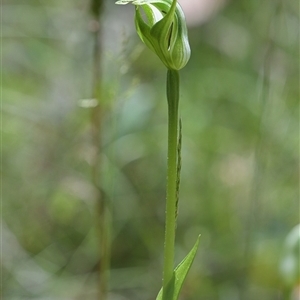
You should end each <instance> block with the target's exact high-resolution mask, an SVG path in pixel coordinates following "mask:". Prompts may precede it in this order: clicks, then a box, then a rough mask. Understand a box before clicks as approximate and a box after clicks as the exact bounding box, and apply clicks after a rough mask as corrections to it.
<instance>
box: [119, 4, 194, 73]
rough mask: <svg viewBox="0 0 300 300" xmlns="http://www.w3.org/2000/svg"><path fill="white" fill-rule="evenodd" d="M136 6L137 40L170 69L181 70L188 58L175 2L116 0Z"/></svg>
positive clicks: (180, 13) (183, 27)
mask: <svg viewBox="0 0 300 300" xmlns="http://www.w3.org/2000/svg"><path fill="white" fill-rule="evenodd" d="M127 3H132V4H134V5H135V6H136V14H135V26H136V29H137V33H138V35H139V36H140V38H141V40H142V41H143V42H144V43H145V44H146V45H147V46H148V47H149V48H150V49H151V50H152V51H153V52H155V53H156V54H157V56H158V57H159V58H160V59H161V61H162V62H163V63H164V64H165V66H166V67H167V68H168V69H170V70H180V69H182V68H183V67H184V66H185V65H186V64H187V62H188V61H189V58H190V56H191V49H190V45H189V42H188V34H187V27H186V23H185V17H184V13H183V11H182V9H181V7H180V5H179V4H178V3H177V0H175V1H172V0H120V1H117V2H116V4H127Z"/></svg>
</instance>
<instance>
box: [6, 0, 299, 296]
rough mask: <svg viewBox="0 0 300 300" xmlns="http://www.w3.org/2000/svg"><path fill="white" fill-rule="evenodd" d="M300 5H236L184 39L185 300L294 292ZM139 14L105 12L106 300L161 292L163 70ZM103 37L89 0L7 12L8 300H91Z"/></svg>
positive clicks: (34, 3) (11, 5)
mask: <svg viewBox="0 0 300 300" xmlns="http://www.w3.org/2000/svg"><path fill="white" fill-rule="evenodd" d="M298 6H299V3H297V1H293V0H290V1H271V0H269V1H258V0H252V1H246V0H241V1H230V2H228V3H226V4H225V5H224V6H223V7H222V9H220V10H219V11H218V13H216V14H214V15H213V16H211V17H210V18H209V19H208V20H207V21H206V22H205V23H202V24H198V25H197V24H193V26H191V27H190V29H189V33H190V43H191V48H192V57H191V60H190V62H189V64H188V65H187V66H186V68H185V69H184V70H182V72H181V75H182V76H181V77H182V83H181V84H182V85H181V94H182V98H181V116H182V120H183V149H182V161H183V166H182V179H181V197H180V198H181V200H180V204H179V219H178V231H177V233H178V235H177V244H176V247H177V248H176V255H177V258H176V260H177V261H178V262H179V261H180V260H181V259H182V258H183V257H184V256H185V254H186V253H187V252H188V250H189V249H190V248H191V246H192V245H193V243H194V241H195V239H196V237H197V235H198V234H199V233H201V235H202V237H201V243H200V249H199V253H198V255H197V257H196V260H195V262H194V265H193V267H192V270H191V273H190V274H189V276H188V278H187V281H186V283H185V285H184V288H183V292H182V298H181V299H190V300H199V299H205V300H208V299H214V300H215V299H219V300H227V299H228V300H229V299H230V300H238V299H242V300H246V299H249V300H253V299H264V300H269V299H270V300H271V299H288V297H289V296H288V295H289V293H290V291H291V289H292V287H293V286H294V285H295V284H296V282H297V280H298V279H299V278H296V279H295V280H294V281H293V280H291V281H286V280H285V278H284V276H283V275H282V274H281V272H280V265H281V261H282V258H283V256H284V240H285V238H286V236H287V234H288V232H289V231H290V230H291V229H292V228H293V227H294V226H295V225H296V224H297V223H298V222H299V202H298V201H299V188H298V185H299V183H298V182H299V173H298V168H297V165H298V163H299V156H298V155H299V145H298V138H299V107H298V100H299V47H298V46H299V36H298V35H299V31H298V29H299V15H298V13H299V7H298ZM133 12H134V9H133V7H131V6H128V7H119V6H115V5H114V3H113V1H106V2H105V14H104V16H103V20H102V22H103V33H104V34H103V35H104V36H103V65H102V80H103V83H102V84H103V91H102V100H101V106H102V108H103V114H102V131H101V132H99V135H101V137H102V150H101V151H102V153H101V162H102V164H101V177H102V182H101V185H102V188H103V190H104V193H105V194H106V195H107V198H108V199H109V201H110V203H111V209H112V211H111V216H112V229H111V232H112V255H111V256H112V265H111V281H110V295H109V296H110V298H109V299H112V300H125V299H130V300H134V299H137V300H140V299H149V300H150V299H154V297H155V295H156V294H157V292H158V290H159V288H160V286H161V269H162V251H163V231H164V230H163V226H164V199H165V179H166V120H167V116H166V111H167V110H166V101H165V91H164V86H165V85H164V80H165V71H164V67H163V65H162V64H161V63H160V62H159V61H158V59H157V58H156V57H155V56H154V55H153V54H152V53H150V52H149V51H148V50H146V49H145V48H144V46H143V45H142V43H141V42H140V41H139V40H138V38H137V36H136V34H135V32H134V25H133ZM187 17H188V18H189V15H187ZM199 18H200V17H199ZM95 26H97V24H95V23H93V22H92V21H91V18H90V15H89V3H88V1H82V0H72V1H71V0H64V1H58V0H51V1H44V0H27V1H26V2H25V1H18V0H3V1H2V70H3V75H2V76H3V79H2V169H3V178H2V194H3V201H2V221H1V222H2V295H3V299H11V300H12V299H96V297H97V280H96V277H97V276H96V272H97V265H98V264H99V255H98V243H97V234H96V228H95V224H96V222H95V218H96V215H95V190H94V187H93V184H92V183H91V164H92V157H93V153H94V151H95V149H94V146H93V144H92V141H91V124H90V113H91V108H88V107H86V106H87V104H89V103H91V101H90V102H89V101H87V100H86V99H90V98H91V95H92V65H93V60H92V51H93V35H92V32H93V29H94V27H95ZM295 299H296V298H295ZM297 299H298V298H297Z"/></svg>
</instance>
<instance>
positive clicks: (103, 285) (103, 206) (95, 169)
mask: <svg viewBox="0 0 300 300" xmlns="http://www.w3.org/2000/svg"><path fill="white" fill-rule="evenodd" d="M103 2H104V1H103V0H91V15H92V20H91V23H90V27H91V28H90V29H91V31H92V32H93V35H94V52H93V82H92V96H93V98H94V99H95V100H96V103H97V104H96V105H95V106H94V107H92V108H91V118H90V122H91V134H92V148H93V159H92V166H91V172H92V175H91V176H92V181H93V185H94V187H95V188H96V191H97V196H96V227H97V228H96V231H97V233H98V237H99V267H98V273H99V281H98V282H99V297H98V299H99V300H105V299H107V293H108V285H109V267H110V249H111V246H110V244H111V243H110V221H109V207H108V204H107V201H106V199H105V195H104V194H103V193H102V189H101V175H100V174H101V161H100V157H101V145H102V142H101V128H102V126H101V125H102V116H103V107H102V106H101V95H102V84H101V82H102V80H101V77H102V76H101V62H102V23H101V21H102V20H101V19H102V15H103V8H104V5H103Z"/></svg>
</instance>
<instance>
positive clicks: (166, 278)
mask: <svg viewBox="0 0 300 300" xmlns="http://www.w3.org/2000/svg"><path fill="white" fill-rule="evenodd" d="M167 99H168V170H167V200H166V221H165V222H166V223H165V246H164V271H163V300H167V299H166V291H167V286H168V284H169V283H170V282H171V279H172V276H173V270H174V247H175V228H176V199H177V197H176V180H177V140H178V103H179V72H178V71H177V70H168V73H167Z"/></svg>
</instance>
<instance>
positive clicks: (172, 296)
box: [156, 235, 200, 300]
mask: <svg viewBox="0 0 300 300" xmlns="http://www.w3.org/2000/svg"><path fill="white" fill-rule="evenodd" d="M199 241H200V235H199V236H198V238H197V241H196V243H195V245H194V246H193V248H192V250H191V251H190V252H189V254H188V255H187V256H186V257H185V258H184V259H183V260H182V262H181V263H180V264H179V265H178V266H177V267H176V269H175V270H174V272H173V277H172V279H171V282H170V283H169V285H168V287H167V293H166V297H165V298H164V299H163V288H161V290H160V291H159V293H158V295H157V297H156V300H178V297H179V293H180V290H181V288H182V285H183V282H184V280H185V278H186V276H187V274H188V272H189V270H190V268H191V265H192V263H193V261H194V258H195V256H196V253H197V250H198V246H199Z"/></svg>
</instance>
